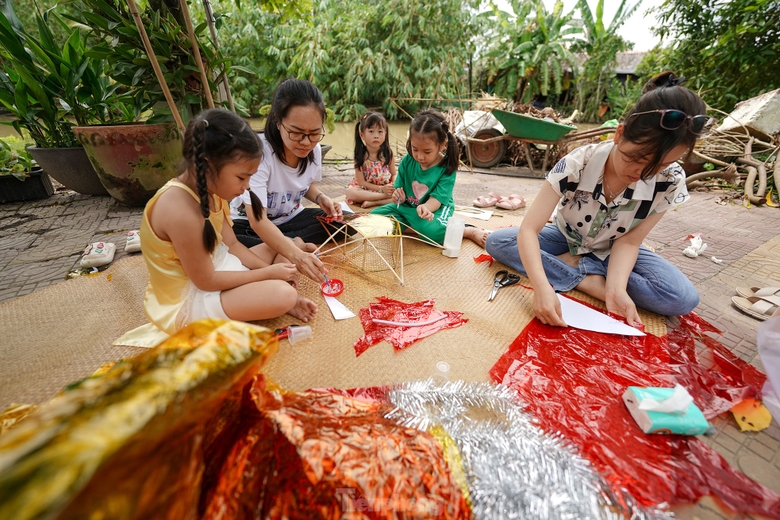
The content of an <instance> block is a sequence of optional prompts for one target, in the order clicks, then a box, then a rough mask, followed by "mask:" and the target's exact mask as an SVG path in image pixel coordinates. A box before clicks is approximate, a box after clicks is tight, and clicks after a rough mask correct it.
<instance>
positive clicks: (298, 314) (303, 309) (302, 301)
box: [287, 294, 317, 323]
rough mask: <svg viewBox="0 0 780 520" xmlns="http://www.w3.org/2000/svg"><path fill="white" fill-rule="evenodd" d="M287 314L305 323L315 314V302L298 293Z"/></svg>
mask: <svg viewBox="0 0 780 520" xmlns="http://www.w3.org/2000/svg"><path fill="white" fill-rule="evenodd" d="M287 314H289V315H290V316H292V317H293V318H298V319H299V320H301V321H302V322H304V323H306V322H308V321H309V320H310V319H312V318H313V317H314V315H315V314H317V304H316V303H314V302H313V301H311V300H310V299H308V298H304V297H303V296H301V295H300V294H299V295H298V301H297V302H296V304H295V307H293V308H292V309H290V310H289V311H287Z"/></svg>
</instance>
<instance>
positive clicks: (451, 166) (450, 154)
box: [441, 121, 460, 175]
mask: <svg viewBox="0 0 780 520" xmlns="http://www.w3.org/2000/svg"><path fill="white" fill-rule="evenodd" d="M441 128H442V130H444V131H445V132H446V133H447V152H446V153H447V157H445V158H444V159H443V161H442V162H444V171H445V173H447V174H448V175H449V174H450V173H452V172H454V171H456V170H457V169H458V165H459V164H460V148H459V147H458V140H457V139H455V136H454V135H452V132H450V128H449V125H448V124H447V121H442V122H441Z"/></svg>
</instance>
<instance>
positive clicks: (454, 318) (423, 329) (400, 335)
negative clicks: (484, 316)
mask: <svg viewBox="0 0 780 520" xmlns="http://www.w3.org/2000/svg"><path fill="white" fill-rule="evenodd" d="M377 299H378V300H379V301H378V302H374V303H371V304H369V306H368V308H367V309H360V313H359V314H360V323H361V324H362V325H363V331H364V334H363V335H362V336H361V337H360V338H359V339H358V340H357V341H356V342H355V345H354V346H355V355H356V356H359V355H360V354H362V353H363V352H365V351H366V350H368V349H369V348H371V347H373V346H374V345H376V344H377V343H379V342H380V341H382V340H385V341H387V342H388V343H390V344H392V345H393V348H394V349H395V350H403V349H405V348H406V347H408V346H409V345H411V344H412V343H414V342H416V341H419V340H421V339H423V338H426V337H428V336H430V335H431V334H433V333H435V332H438V331H440V330H441V329H451V328H454V327H460V326H461V325H463V324H464V323H466V322H467V321H468V319H466V318H463V317H462V316H463V313H462V312H457V311H437V310H435V309H434V308H433V306H434V304H435V303H436V300H435V299H431V300H424V301H421V302H415V303H404V302H401V301H398V300H393V299H391V298H387V297H386V296H380V297H379V298H377ZM441 315H444V316H445V317H444V318H443V319H441V320H439V321H436V322H435V323H431V324H429V325H423V326H419V327H417V326H415V327H411V326H410V327H402V326H396V325H382V324H378V323H374V321H373V320H374V319H379V320H387V321H395V322H425V321H429V320H432V319H435V318H436V317H440V316H441Z"/></svg>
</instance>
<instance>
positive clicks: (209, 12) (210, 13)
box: [203, 0, 236, 114]
mask: <svg viewBox="0 0 780 520" xmlns="http://www.w3.org/2000/svg"><path fill="white" fill-rule="evenodd" d="M203 9H204V10H205V11H206V20H207V23H208V24H209V32H211V43H212V44H213V45H214V49H215V50H219V40H218V39H217V29H216V28H215V27H214V10H213V9H211V2H210V1H209V0H203ZM219 77H220V80H221V81H222V84H223V85H224V86H225V97H227V102H228V106H229V107H230V111H231V112H233V113H234V114H235V113H236V106H235V105H234V104H233V94H232V93H231V92H230V84H229V83H228V79H227V74H225V69H224V66H223V68H222V72H220V74H219Z"/></svg>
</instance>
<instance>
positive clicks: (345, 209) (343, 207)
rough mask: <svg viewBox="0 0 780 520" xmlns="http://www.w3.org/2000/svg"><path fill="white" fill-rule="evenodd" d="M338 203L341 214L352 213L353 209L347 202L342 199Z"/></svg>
mask: <svg viewBox="0 0 780 520" xmlns="http://www.w3.org/2000/svg"><path fill="white" fill-rule="evenodd" d="M339 204H340V205H341V214H342V215H346V214H347V213H354V211H352V208H350V207H349V204H347V203H346V202H344V201H343V200H342V201H341V202H339Z"/></svg>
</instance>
